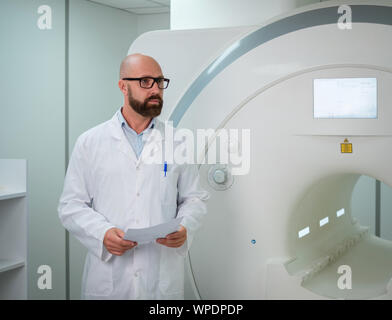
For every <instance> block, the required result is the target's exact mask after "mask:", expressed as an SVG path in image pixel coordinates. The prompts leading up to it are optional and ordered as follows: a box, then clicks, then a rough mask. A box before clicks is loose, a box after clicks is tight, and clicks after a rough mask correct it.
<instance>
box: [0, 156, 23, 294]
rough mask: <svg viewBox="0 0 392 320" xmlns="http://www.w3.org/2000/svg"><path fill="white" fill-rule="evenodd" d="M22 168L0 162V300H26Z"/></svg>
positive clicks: (12, 162) (16, 162) (8, 161)
mask: <svg viewBox="0 0 392 320" xmlns="http://www.w3.org/2000/svg"><path fill="white" fill-rule="evenodd" d="M26 167H27V165H26V160H23V159H0V300H11V299H12V300H20V299H27V188H26V171H27V170H26Z"/></svg>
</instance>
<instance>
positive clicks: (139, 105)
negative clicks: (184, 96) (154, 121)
mask: <svg viewBox="0 0 392 320" xmlns="http://www.w3.org/2000/svg"><path fill="white" fill-rule="evenodd" d="M152 99H158V100H159V103H158V104H153V105H150V106H148V105H147V104H148V102H149V101H150V100H152ZM128 102H129V105H130V106H131V108H132V109H133V110H135V112H137V113H138V114H140V115H142V116H143V117H152V118H154V117H157V116H159V115H160V114H161V111H162V105H163V101H162V99H161V97H160V96H151V97H149V98H147V99H145V100H144V101H143V102H141V101H139V100H136V99H134V98H133V97H132V94H131V91H130V90H128Z"/></svg>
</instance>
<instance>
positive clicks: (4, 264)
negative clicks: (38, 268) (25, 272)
mask: <svg viewBox="0 0 392 320" xmlns="http://www.w3.org/2000/svg"><path fill="white" fill-rule="evenodd" d="M25 264H26V263H25V261H24V260H4V259H0V273H1V272H6V271H9V270H13V269H17V268H20V267H24V266H25Z"/></svg>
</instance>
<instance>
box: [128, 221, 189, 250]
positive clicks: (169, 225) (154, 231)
mask: <svg viewBox="0 0 392 320" xmlns="http://www.w3.org/2000/svg"><path fill="white" fill-rule="evenodd" d="M181 220H182V217H180V218H176V219H173V220H170V221H169V222H166V223H162V224H158V225H156V226H153V227H148V228H141V229H128V230H127V231H126V232H125V235H124V240H131V241H136V242H137V243H138V244H142V243H148V242H151V241H155V240H156V239H158V238H165V237H166V236H167V235H168V234H169V233H173V232H175V231H178V229H179V226H180V223H181Z"/></svg>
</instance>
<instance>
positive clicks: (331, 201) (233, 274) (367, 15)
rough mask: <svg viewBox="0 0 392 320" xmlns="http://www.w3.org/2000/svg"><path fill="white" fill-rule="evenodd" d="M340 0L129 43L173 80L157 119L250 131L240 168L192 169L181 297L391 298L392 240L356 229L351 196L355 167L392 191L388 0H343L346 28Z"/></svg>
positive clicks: (391, 24)
mask: <svg viewBox="0 0 392 320" xmlns="http://www.w3.org/2000/svg"><path fill="white" fill-rule="evenodd" d="M340 4H341V3H340ZM340 4H339V3H335V2H329V1H328V2H323V3H320V4H317V5H312V6H308V7H304V8H299V9H297V10H296V11H294V12H291V13H289V14H286V15H282V16H279V17H276V18H274V19H272V20H270V21H268V22H266V23H264V24H263V25H257V26H246V27H235V28H217V29H197V30H178V31H154V32H149V33H146V34H143V35H142V36H140V37H139V38H138V39H136V41H135V42H134V43H133V44H132V45H131V47H130V49H129V52H128V53H129V54H131V53H136V52H142V53H144V54H147V55H151V56H153V57H154V58H155V59H156V60H157V61H158V62H159V63H160V64H161V66H162V68H163V72H164V74H165V76H166V77H168V78H170V79H171V83H170V87H169V89H168V90H166V91H165V97H164V98H165V105H164V111H163V113H162V114H161V119H163V120H171V121H173V124H174V126H175V127H177V128H189V129H192V130H196V129H198V128H206V129H207V128H213V129H215V130H218V129H223V128H225V129H239V130H242V129H249V130H250V168H249V172H248V173H247V174H241V175H233V174H232V171H233V165H230V163H228V164H222V163H217V164H208V163H207V164H203V165H200V167H199V168H200V179H201V183H202V185H203V187H204V188H206V189H207V190H208V191H209V192H210V195H211V197H210V200H209V203H208V212H209V213H208V215H207V216H206V218H205V220H204V223H203V226H202V228H201V229H200V230H199V232H198V233H197V235H196V237H195V239H194V242H193V245H192V248H191V250H190V252H189V255H188V264H187V268H188V279H187V288H188V289H189V288H191V289H192V290H193V291H192V294H194V295H193V296H192V294H190V293H189V292H190V291H188V294H187V295H188V298H194V297H195V298H200V299H330V298H335V299H362V298H365V299H390V298H392V286H391V283H392V281H391V282H390V279H391V278H392V242H391V241H388V240H385V239H382V238H380V237H376V236H375V235H373V234H371V233H370V232H369V228H367V227H366V226H362V225H360V224H359V222H358V221H357V220H356V219H355V218H354V212H353V207H352V201H351V200H352V193H353V189H354V187H355V185H356V183H357V181H358V179H359V177H361V176H362V175H367V176H370V177H373V178H375V179H378V180H380V181H381V182H383V183H384V184H386V185H389V186H392V168H391V161H392V94H391V89H392V4H391V3H390V2H389V3H388V2H380V1H378V2H375V1H372V2H371V3H370V2H369V3H364V2H361V3H355V2H352V3H350V2H349V1H348V2H347V3H346V4H347V5H350V9H351V17H352V25H351V28H347V26H348V25H346V28H341V26H339V24H338V21H339V18H340V17H342V13H339V12H341V11H339V5H340ZM347 12H348V11H347ZM346 22H348V21H346ZM212 139H213V138H212ZM212 139H210V141H209V144H208V146H209V145H211V142H212V141H211V140H212ZM231 142H232V141H230V143H231ZM236 142H238V143H239V145H238V148H239V149H241V148H242V143H243V140H242V139H241V137H239V139H238V141H236ZM232 145H233V144H232V143H231V144H230V146H229V148H231V147H232ZM208 146H207V147H208ZM229 152H231V150H229ZM391 214H392V212H391ZM342 277H343V278H344V279H345V280H344V281H343V284H344V285H345V286H344V285H343V288H342V286H341V285H339V283H340V284H342ZM187 295H186V298H187Z"/></svg>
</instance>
